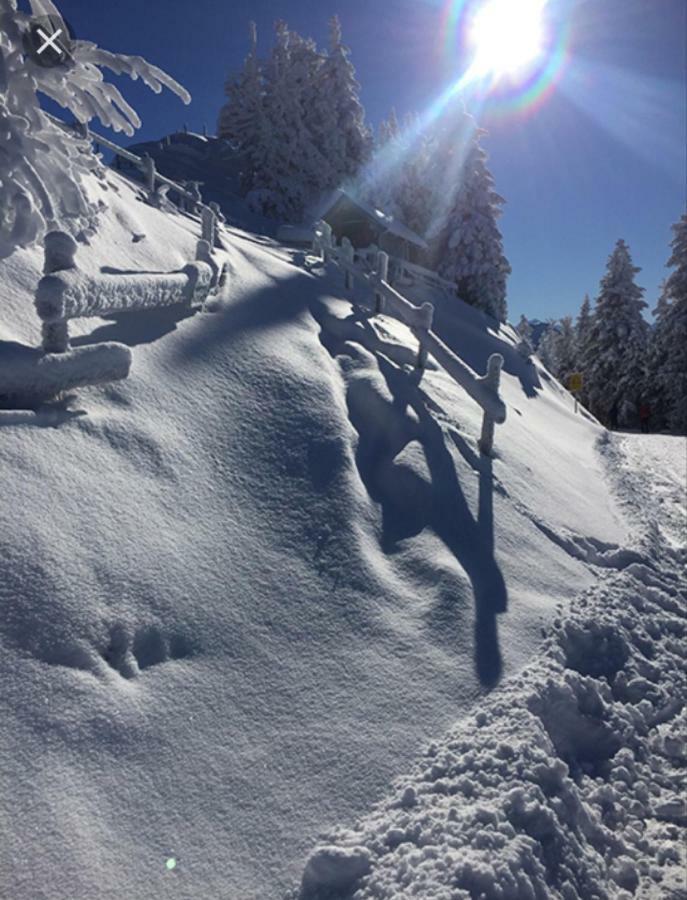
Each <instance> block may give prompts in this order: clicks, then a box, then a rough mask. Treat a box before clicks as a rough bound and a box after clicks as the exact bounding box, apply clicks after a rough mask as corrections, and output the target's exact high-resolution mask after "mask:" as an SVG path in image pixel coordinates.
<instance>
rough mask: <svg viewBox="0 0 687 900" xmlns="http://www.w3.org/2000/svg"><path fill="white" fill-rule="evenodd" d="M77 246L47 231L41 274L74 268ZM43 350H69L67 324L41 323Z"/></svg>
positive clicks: (68, 238) (58, 233) (60, 233)
mask: <svg viewBox="0 0 687 900" xmlns="http://www.w3.org/2000/svg"><path fill="white" fill-rule="evenodd" d="M76 250H77V244H76V241H75V240H74V238H73V237H72V236H71V235H70V234H67V233H66V232H64V231H49V232H48V233H47V234H46V236H45V238H44V239H43V251H44V260H43V274H45V275H52V274H53V273H54V272H63V271H64V270H65V269H75V268H76V259H75V257H76ZM41 334H42V336H43V350H44V351H45V352H46V353H66V352H67V350H69V323H68V322H67V320H66V319H63V320H62V321H59V322H43V324H42V326H41Z"/></svg>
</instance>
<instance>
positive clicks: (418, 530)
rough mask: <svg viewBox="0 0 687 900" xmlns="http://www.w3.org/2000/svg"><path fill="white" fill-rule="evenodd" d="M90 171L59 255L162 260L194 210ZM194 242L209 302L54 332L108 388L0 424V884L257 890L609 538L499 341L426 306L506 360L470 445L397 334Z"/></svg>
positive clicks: (31, 330)
mask: <svg viewBox="0 0 687 900" xmlns="http://www.w3.org/2000/svg"><path fill="white" fill-rule="evenodd" d="M108 178H109V182H108V187H107V192H106V193H105V194H104V196H105V199H106V201H107V203H108V211H107V213H104V214H103V222H102V226H101V229H100V231H99V232H98V234H96V235H95V236H94V237H93V238H92V239H91V243H90V245H89V246H87V247H84V250H83V254H81V256H82V265H83V266H84V270H90V272H91V273H92V274H97V273H98V272H99V271H100V269H101V267H102V266H110V267H114V268H117V269H119V270H134V271H137V272H140V271H145V270H148V271H151V272H155V271H158V272H159V271H170V270H172V269H174V268H177V267H178V266H180V265H183V264H184V261H186V260H187V259H188V258H189V255H190V254H192V253H193V252H194V248H195V244H196V242H197V240H198V237H199V234H198V233H197V223H194V222H193V221H192V220H189V219H187V218H185V217H183V216H177V215H169V216H166V215H163V214H162V213H160V212H159V211H157V210H155V209H152V208H151V207H149V206H146V205H145V204H143V203H141V202H139V200H137V195H136V191H135V189H134V188H132V187H131V186H130V185H128V184H126V183H125V182H124V181H122V180H121V179H118V178H117V177H116V176H114V175H112V176H108ZM141 235H143V236H144V237H143V238H142V239H141ZM224 239H225V243H226V245H227V247H228V251H227V253H226V254H224V255H223V261H224V260H225V261H226V262H227V263H228V265H229V269H230V273H229V279H228V284H229V285H230V288H231V293H230V295H229V297H228V301H227V304H226V306H225V307H224V308H223V309H221V310H220V311H218V312H217V313H216V314H215V315H197V316H195V317H189V316H188V311H179V310H175V309H173V308H170V309H168V310H156V311H153V312H150V313H143V312H142V313H139V314H137V315H135V316H127V315H120V316H116V317H112V318H110V319H108V320H83V321H79V322H77V323H75V326H74V328H75V332H74V340H73V343H74V344H75V345H76V346H88V345H91V344H92V343H93V342H96V341H102V340H115V341H119V342H121V343H124V344H127V345H128V346H130V347H131V349H132V353H133V365H132V373H131V376H130V378H129V380H128V381H126V382H124V383H123V384H121V385H117V386H111V387H108V388H106V389H103V390H98V389H87V390H84V391H82V392H80V393H79V395H78V397H77V398H76V400H74V401H72V402H71V403H66V404H63V405H62V406H60V405H56V406H54V407H52V408H51V409H48V410H40V411H38V412H33V411H31V410H16V409H12V410H4V411H0V479H2V484H3V491H4V493H3V500H4V502H3V504H2V505H1V506H0V566H1V567H2V568H1V572H0V604H1V606H2V609H3V611H4V615H3V618H2V620H1V621H0V641H1V644H2V651H3V652H2V654H1V655H0V684H2V691H1V692H0V705H1V706H2V709H0V742H1V744H2V758H3V761H4V762H6V765H4V767H3V769H2V773H1V774H0V781H1V783H0V798H1V800H0V802H1V804H2V806H1V807H0V816H1V820H0V830H1V831H2V833H3V836H4V840H3V844H2V846H1V847H0V896H4V895H8V896H11V897H12V898H13V900H63V898H66V897H69V898H70V900H82V898H84V900H86V898H87V900H90V898H92V897H99V898H112V900H114V898H116V900H119V898H121V897H123V896H130V897H145V898H147V900H156V898H169V897H175V896H176V897H180V898H186V897H204V898H205V897H207V898H215V897H217V898H219V897H232V898H233V897H237V898H241V900H272V898H278V897H280V896H281V895H282V893H283V892H284V891H285V890H286V889H288V888H289V887H290V886H291V885H292V884H294V883H296V882H298V880H299V879H300V874H301V872H302V869H303V864H304V861H305V859H306V858H307V856H308V853H309V852H310V850H311V849H312V847H313V845H314V843H315V842H316V840H317V835H318V834H319V833H320V832H322V831H324V830H325V829H326V828H329V827H331V826H332V824H333V823H336V822H339V821H345V822H353V821H354V820H355V819H356V818H357V817H358V816H360V815H362V814H363V813H364V812H365V811H366V810H368V809H369V808H370V806H371V804H372V803H374V801H375V800H376V799H378V798H380V797H382V796H383V795H384V793H385V791H386V789H387V786H388V784H389V782H390V780H391V779H392V777H393V776H394V775H396V774H397V773H398V772H402V771H406V770H407V769H408V768H409V767H410V766H411V765H412V762H413V760H414V759H415V758H416V756H417V754H418V753H419V752H420V749H421V747H422V746H423V745H424V744H425V742H426V739H427V736H428V735H432V734H441V733H442V731H443V730H445V729H446V728H448V727H450V725H451V724H452V723H453V722H455V721H456V719H457V718H459V717H460V716H461V714H463V713H465V712H467V711H468V710H470V709H471V708H472V705H473V704H474V702H475V701H476V700H478V699H479V698H481V697H483V695H484V694H485V693H486V692H488V691H489V690H491V689H493V687H494V685H496V684H497V683H498V682H499V680H500V679H503V678H508V677H510V676H511V675H512V674H513V673H515V672H517V671H518V670H519V669H520V668H521V667H522V666H523V665H524V664H525V663H526V662H527V661H528V660H529V659H530V658H531V657H532V654H533V653H534V651H535V650H536V648H537V647H538V646H539V644H540V641H541V629H542V628H543V627H546V626H548V625H549V624H550V623H551V621H552V618H553V616H554V615H555V606H556V603H562V604H565V603H567V602H569V601H570V600H571V599H572V598H573V597H574V596H575V595H576V594H577V593H578V592H579V591H580V590H583V589H585V588H587V587H591V586H592V585H593V584H594V583H595V582H596V581H597V579H598V577H599V573H600V572H603V571H607V572H609V571H610V572H613V567H614V566H615V567H618V566H626V565H627V564H628V561H629V560H630V559H632V553H635V554H636V553H637V552H638V551H637V548H635V547H634V546H633V545H632V543H631V541H630V535H629V528H628V525H627V520H626V517H625V514H624V513H623V510H622V509H621V508H620V507H619V506H618V504H617V502H616V500H615V499H614V494H613V492H612V491H611V489H610V488H609V481H608V477H607V474H606V472H605V469H604V464H603V462H602V457H601V455H600V454H599V451H598V449H597V447H596V442H597V438H598V435H599V434H600V433H601V430H600V429H599V427H598V426H597V425H596V424H595V423H594V422H592V421H590V420H588V419H586V418H585V417H583V416H580V415H578V416H574V414H573V412H572V401H571V398H570V396H569V395H568V394H567V393H566V392H565V391H563V390H562V389H561V388H560V387H559V386H558V385H557V384H556V383H555V382H554V381H553V380H552V379H550V377H549V376H548V375H547V373H546V372H545V371H544V370H542V369H539V368H535V367H528V365H527V363H526V362H525V361H524V360H523V359H522V357H520V356H519V354H518V353H517V351H516V350H515V336H514V335H513V333H512V332H510V330H509V329H502V330H501V331H500V332H499V333H498V334H497V333H495V332H494V331H493V330H491V328H490V324H489V322H488V321H487V320H486V319H485V318H484V317H483V316H482V315H481V314H479V313H478V312H476V311H475V310H472V309H469V308H466V307H462V306H460V305H455V308H454V309H451V308H443V309H442V308H440V307H439V305H437V316H436V320H435V325H436V328H437V333H438V334H440V335H441V337H442V340H444V341H445V342H446V343H447V344H449V346H450V347H451V348H452V349H453V350H454V352H456V353H457V354H458V355H460V356H461V358H463V359H464V360H465V361H466V362H467V363H469V364H470V365H471V367H472V368H473V369H475V370H476V371H484V368H485V365H486V360H487V358H488V356H489V354H490V353H492V352H503V354H504V357H505V365H504V372H503V377H502V392H503V396H504V400H505V402H506V403H507V404H508V408H509V417H508V421H507V422H506V424H505V425H504V426H502V427H501V429H500V434H499V446H498V448H497V451H498V452H497V454H496V456H495V458H494V459H493V460H491V461H489V460H483V459H481V458H480V456H479V453H478V451H477V440H478V437H479V432H480V427H481V411H480V410H479V408H478V407H476V406H475V404H473V403H472V401H470V399H469V398H467V397H466V396H465V394H464V393H463V392H462V391H461V390H460V389H459V388H457V387H456V386H455V384H454V383H453V382H452V381H451V379H450V378H449V377H448V376H446V374H445V373H442V372H441V371H440V370H438V369H435V368H429V369H428V370H427V371H426V372H425V374H424V375H423V377H422V381H421V382H419V383H418V381H417V375H416V374H415V373H413V372H412V371H410V370H409V371H406V370H405V369H404V366H405V364H406V363H408V366H409V369H410V367H411V366H412V362H413V360H414V357H415V352H416V342H415V339H414V338H413V337H412V336H411V335H410V334H409V333H408V332H407V330H406V329H405V328H404V326H402V325H400V323H397V322H394V321H393V320H389V319H386V318H384V317H381V318H378V319H374V320H368V319H367V318H366V317H364V316H361V315H360V312H359V310H357V309H356V308H355V307H354V306H352V305H351V303H350V302H348V301H346V300H343V299H340V298H341V296H342V295H343V279H342V277H341V276H340V273H337V272H336V271H324V270H323V269H322V268H318V267H312V266H311V265H310V263H308V265H307V266H306V267H305V268H304V267H303V265H302V261H300V260H299V259H298V258H297V255H295V254H292V253H290V252H288V251H285V250H284V249H283V248H281V247H279V246H277V245H275V244H274V243H273V242H271V241H269V240H266V239H262V238H258V237H256V236H254V235H249V234H246V233H244V232H240V231H238V230H233V231H232V230H226V232H225V235H224ZM41 264H42V254H41V253H40V251H38V250H36V251H33V250H32V251H20V252H17V253H15V254H13V255H12V256H11V257H9V258H8V259H6V260H3V261H2V262H0V266H2V272H1V273H0V274H1V277H0V353H3V352H4V349H5V348H6V347H7V345H12V346H16V343H17V342H21V343H23V344H28V345H31V346H35V345H36V344H37V342H38V325H39V323H38V321H37V319H36V316H35V314H34V310H33V293H34V290H35V286H36V283H37V281H38V278H39V277H40V268H41ZM89 267H90V269H89ZM309 269H311V270H309ZM421 299H432V298H429V297H425V298H421ZM170 857H175V858H176V859H177V860H178V865H177V866H176V868H174V869H173V870H168V869H167V868H166V867H165V861H166V860H167V859H168V858H170ZM27 861H30V864H29V863H28V862H27Z"/></svg>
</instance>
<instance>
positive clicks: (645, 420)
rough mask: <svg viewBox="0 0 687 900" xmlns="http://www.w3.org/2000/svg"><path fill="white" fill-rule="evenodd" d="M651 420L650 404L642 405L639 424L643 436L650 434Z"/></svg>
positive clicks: (640, 405)
mask: <svg viewBox="0 0 687 900" xmlns="http://www.w3.org/2000/svg"><path fill="white" fill-rule="evenodd" d="M649 419H651V407H650V406H649V404H648V403H640V404H639V424H640V426H641V429H642V434H648V433H649Z"/></svg>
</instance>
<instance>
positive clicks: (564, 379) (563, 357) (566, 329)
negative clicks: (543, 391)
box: [555, 316, 577, 387]
mask: <svg viewBox="0 0 687 900" xmlns="http://www.w3.org/2000/svg"><path fill="white" fill-rule="evenodd" d="M555 346H556V372H555V375H556V378H557V379H558V380H559V381H560V383H561V384H562V385H564V386H565V387H567V386H568V382H569V380H570V376H571V375H572V373H573V372H575V371H576V369H577V339H576V334H575V326H574V325H573V320H572V317H571V316H564V317H563V318H562V319H561V320H560V323H559V330H558V334H557V337H556V345H555Z"/></svg>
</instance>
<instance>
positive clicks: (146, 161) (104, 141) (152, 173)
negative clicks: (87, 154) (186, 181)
mask: <svg viewBox="0 0 687 900" xmlns="http://www.w3.org/2000/svg"><path fill="white" fill-rule="evenodd" d="M46 115H47V117H48V118H49V119H51V121H53V122H54V123H55V124H56V125H58V126H59V127H60V128H62V129H63V130H64V131H67V132H69V133H70V134H73V135H74V136H75V137H80V138H82V139H83V140H90V141H93V143H95V144H100V145H101V146H103V147H107V149H108V150H112V152H113V153H114V154H115V156H119V157H121V158H122V159H126V160H128V161H129V162H130V163H133V164H134V165H135V166H136V167H137V168H138V169H139V170H140V171H141V173H142V174H143V176H144V180H145V183H146V187H147V189H148V192H149V193H151V194H153V193H155V185H156V184H161V185H163V186H165V187H166V188H168V189H171V190H174V191H175V192H176V193H177V194H179V196H180V197H183V198H184V199H185V200H187V201H188V202H189V203H190V204H192V207H193V208H192V209H191V210H190V211H191V212H194V211H195V208H196V207H199V208H200V209H212V207H215V206H216V205H217V204H214V203H213V204H211V205H210V206H207V205H206V204H204V203H203V199H202V197H201V195H200V191H199V190H193V191H189V190H188V189H187V188H185V187H184V186H183V185H181V184H179V183H178V182H176V181H173V180H172V179H171V178H167V176H166V175H161V174H160V172H158V171H157V168H156V166H155V161H154V160H153V159H151V157H149V156H145V157H144V156H136V154H135V153H132V152H131V151H130V150H126V149H124V147H120V146H119V144H115V142H114V141H111V140H110V139H109V138H105V137H103V136H102V135H100V134H96V133H95V132H94V131H92V130H91V129H90V128H89V127H88V125H85V124H80V123H77V124H74V125H70V124H69V123H68V122H63V121H62V119H59V118H57V116H53V115H51V114H50V113H46ZM212 212H213V213H215V214H217V210H216V209H212Z"/></svg>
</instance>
